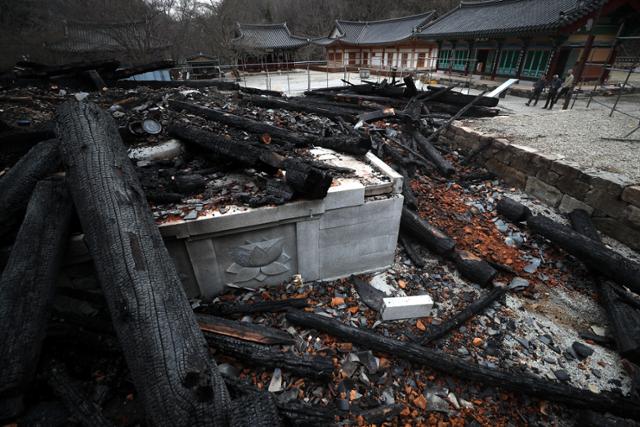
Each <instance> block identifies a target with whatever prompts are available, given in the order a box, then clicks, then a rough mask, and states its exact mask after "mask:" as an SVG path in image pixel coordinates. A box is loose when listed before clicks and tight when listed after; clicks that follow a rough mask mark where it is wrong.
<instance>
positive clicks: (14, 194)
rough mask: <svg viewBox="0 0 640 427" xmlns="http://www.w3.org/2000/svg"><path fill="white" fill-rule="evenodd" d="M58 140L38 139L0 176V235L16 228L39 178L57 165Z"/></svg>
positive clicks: (52, 170) (58, 159) (58, 164)
mask: <svg viewBox="0 0 640 427" xmlns="http://www.w3.org/2000/svg"><path fill="white" fill-rule="evenodd" d="M58 145H59V144H58V140H56V139H52V140H48V141H44V142H41V143H39V144H37V145H36V146H35V147H33V148H32V149H31V150H29V152H28V153H27V154H26V155H25V156H24V157H22V158H21V159H20V160H19V161H18V163H16V164H15V165H14V166H13V167H12V168H11V169H10V170H9V172H8V173H7V174H6V175H5V176H4V177H2V178H1V179H0V206H2V209H0V237H2V236H4V235H6V234H7V233H9V232H11V231H12V230H15V229H16V227H17V226H18V225H19V224H20V222H21V221H22V217H23V212H24V210H25V208H26V207H27V204H28V203H29V199H30V197H31V192H32V191H33V189H34V188H35V186H36V184H37V183H38V181H39V180H41V179H43V178H45V177H46V176H47V175H50V174H52V173H54V172H55V171H56V170H58V167H59V166H60V156H59V154H58Z"/></svg>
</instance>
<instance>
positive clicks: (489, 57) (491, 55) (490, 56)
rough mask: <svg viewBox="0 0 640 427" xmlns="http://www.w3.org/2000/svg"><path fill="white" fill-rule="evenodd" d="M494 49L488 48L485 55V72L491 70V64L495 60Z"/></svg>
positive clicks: (488, 72)
mask: <svg viewBox="0 0 640 427" xmlns="http://www.w3.org/2000/svg"><path fill="white" fill-rule="evenodd" d="M496 52H497V51H496V50H495V49H493V50H490V51H489V54H488V55H487V63H486V64H485V65H484V72H485V74H491V73H492V72H493V64H495V62H496Z"/></svg>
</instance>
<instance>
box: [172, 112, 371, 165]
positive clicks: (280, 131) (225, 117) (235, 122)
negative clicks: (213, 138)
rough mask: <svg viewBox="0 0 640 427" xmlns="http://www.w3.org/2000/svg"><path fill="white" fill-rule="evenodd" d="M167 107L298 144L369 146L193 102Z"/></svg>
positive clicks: (346, 148)
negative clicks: (261, 120)
mask: <svg viewBox="0 0 640 427" xmlns="http://www.w3.org/2000/svg"><path fill="white" fill-rule="evenodd" d="M169 107H170V108H171V109H173V110H175V111H186V112H188V113H191V114H196V115H198V116H201V117H204V118H206V119H208V120H213V121H217V122H219V123H223V124H226V125H229V126H233V127H237V128H239V129H242V130H244V131H246V132H249V133H253V134H257V135H263V134H265V133H266V134H268V135H269V136H271V138H273V139H275V140H279V141H283V142H291V143H293V144H295V145H298V146H309V145H315V146H318V147H324V148H329V149H332V150H335V151H340V152H344V153H349V154H359V155H361V154H366V152H367V151H369V149H370V148H371V141H369V140H368V139H365V138H353V137H342V136H337V137H322V136H319V135H312V134H307V133H297V132H291V131H289V130H287V129H284V128H280V127H277V126H273V125H269V124H266V123H263V122H259V121H257V120H252V119H248V118H246V117H241V116H236V115H235V114H231V113H226V112H224V111H219V110H215V109H212V108H206V107H201V106H198V105H195V104H189V103H187V102H181V101H173V100H170V101H169Z"/></svg>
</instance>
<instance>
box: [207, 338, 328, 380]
mask: <svg viewBox="0 0 640 427" xmlns="http://www.w3.org/2000/svg"><path fill="white" fill-rule="evenodd" d="M204 336H205V338H206V339H207V342H208V343H209V345H210V346H211V347H213V348H215V349H216V350H218V351H220V352H221V353H222V354H225V355H228V356H232V357H234V358H236V359H239V360H242V361H245V362H249V363H251V364H252V365H253V366H262V367H269V368H282V369H285V370H287V371H289V372H291V373H293V374H295V375H300V376H301V377H305V378H316V379H327V378H329V377H330V376H331V374H332V373H333V363H332V362H331V359H330V358H327V357H321V356H310V355H306V354H305V355H302V356H297V355H295V354H294V353H292V352H289V351H287V352H284V351H282V350H280V349H277V348H273V347H270V346H266V345H261V344H254V343H249V342H246V341H242V340H239V339H237V338H233V337H228V336H224V335H217V334H212V333H209V332H205V333H204Z"/></svg>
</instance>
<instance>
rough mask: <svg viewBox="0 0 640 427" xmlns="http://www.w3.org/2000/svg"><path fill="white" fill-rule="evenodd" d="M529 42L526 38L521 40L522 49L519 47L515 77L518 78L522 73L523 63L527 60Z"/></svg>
mask: <svg viewBox="0 0 640 427" xmlns="http://www.w3.org/2000/svg"><path fill="white" fill-rule="evenodd" d="M529 43H530V41H529V40H528V39H523V40H522V49H520V61H519V62H518V71H517V72H516V79H519V78H520V76H521V75H522V69H523V68H524V63H525V62H526V60H527V52H528V51H529Z"/></svg>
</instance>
